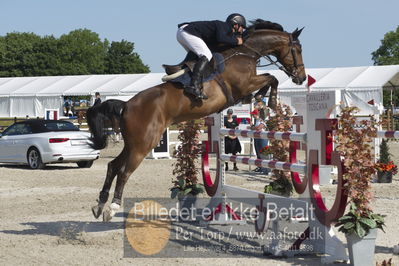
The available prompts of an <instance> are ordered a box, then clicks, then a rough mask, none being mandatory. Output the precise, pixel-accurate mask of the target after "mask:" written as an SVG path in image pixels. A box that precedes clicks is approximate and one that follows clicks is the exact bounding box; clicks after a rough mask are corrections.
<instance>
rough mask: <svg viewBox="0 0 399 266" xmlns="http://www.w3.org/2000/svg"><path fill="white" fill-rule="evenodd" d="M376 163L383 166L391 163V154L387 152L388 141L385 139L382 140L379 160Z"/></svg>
mask: <svg viewBox="0 0 399 266" xmlns="http://www.w3.org/2000/svg"><path fill="white" fill-rule="evenodd" d="M378 161H379V162H380V163H385V164H388V163H389V162H390V161H391V154H390V152H389V147H388V141H387V140H386V139H382V141H381V144H380V159H379V160H378Z"/></svg>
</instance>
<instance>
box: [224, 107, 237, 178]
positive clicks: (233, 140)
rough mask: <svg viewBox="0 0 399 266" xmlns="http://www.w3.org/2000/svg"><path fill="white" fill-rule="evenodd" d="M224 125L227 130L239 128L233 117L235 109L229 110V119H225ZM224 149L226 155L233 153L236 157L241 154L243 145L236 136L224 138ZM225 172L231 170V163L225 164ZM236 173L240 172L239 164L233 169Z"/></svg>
mask: <svg viewBox="0 0 399 266" xmlns="http://www.w3.org/2000/svg"><path fill="white" fill-rule="evenodd" d="M224 125H225V127H226V128H230V129H236V128H237V127H238V122H237V120H236V118H234V117H233V109H228V110H227V117H226V118H225V121H224ZM224 149H225V151H224V152H225V153H226V154H228V153H231V154H233V155H236V154H237V153H241V143H240V141H239V140H238V138H237V137H236V136H226V137H225V138H224ZM225 165H226V166H225V170H226V171H228V170H229V163H228V162H225ZM233 170H234V171H237V170H238V167H237V164H236V163H234V167H233Z"/></svg>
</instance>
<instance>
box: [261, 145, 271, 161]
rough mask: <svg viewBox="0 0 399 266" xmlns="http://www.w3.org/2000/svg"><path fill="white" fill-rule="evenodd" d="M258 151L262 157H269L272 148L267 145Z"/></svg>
mask: <svg viewBox="0 0 399 266" xmlns="http://www.w3.org/2000/svg"><path fill="white" fill-rule="evenodd" d="M260 153H261V158H262V159H269V158H271V157H272V155H273V150H272V149H271V147H270V146H269V145H267V146H265V147H263V148H262V149H261V150H260Z"/></svg>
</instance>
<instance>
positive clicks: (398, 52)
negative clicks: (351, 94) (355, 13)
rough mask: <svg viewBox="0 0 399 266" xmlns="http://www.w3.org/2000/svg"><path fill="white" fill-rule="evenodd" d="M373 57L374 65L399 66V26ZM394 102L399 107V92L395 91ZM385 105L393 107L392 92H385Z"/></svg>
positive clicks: (383, 41) (389, 34)
mask: <svg viewBox="0 0 399 266" xmlns="http://www.w3.org/2000/svg"><path fill="white" fill-rule="evenodd" d="M371 55H372V60H373V61H374V65H395V64H399V26H398V27H397V28H396V31H390V32H388V33H386V34H385V36H384V39H383V40H381V45H380V47H379V48H378V49H377V50H375V51H374V52H372V53H371ZM392 101H393V104H394V105H395V106H398V105H399V92H397V90H395V89H394V90H393V94H392ZM383 103H384V106H385V107H388V106H391V92H390V91H388V90H384V93H383Z"/></svg>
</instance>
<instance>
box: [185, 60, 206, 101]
mask: <svg viewBox="0 0 399 266" xmlns="http://www.w3.org/2000/svg"><path fill="white" fill-rule="evenodd" d="M208 63H209V61H208V58H206V56H201V57H200V58H199V59H198V62H197V63H195V66H194V70H193V74H192V77H191V84H190V85H189V86H187V87H185V92H187V93H189V94H192V95H194V96H195V97H196V98H198V99H208V97H207V96H205V95H204V94H202V80H203V75H204V71H205V69H206V66H207V65H208Z"/></svg>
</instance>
